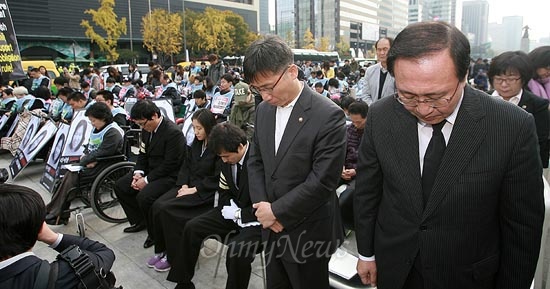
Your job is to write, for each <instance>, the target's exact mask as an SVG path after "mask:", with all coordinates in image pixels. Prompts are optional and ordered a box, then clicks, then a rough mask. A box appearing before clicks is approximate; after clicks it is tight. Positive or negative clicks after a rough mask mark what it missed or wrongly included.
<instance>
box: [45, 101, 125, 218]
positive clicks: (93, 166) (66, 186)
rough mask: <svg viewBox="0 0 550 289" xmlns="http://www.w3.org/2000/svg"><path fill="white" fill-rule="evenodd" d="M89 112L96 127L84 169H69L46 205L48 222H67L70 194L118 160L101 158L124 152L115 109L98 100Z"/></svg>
mask: <svg viewBox="0 0 550 289" xmlns="http://www.w3.org/2000/svg"><path fill="white" fill-rule="evenodd" d="M85 115H86V116H87V117H88V118H89V119H90V122H91V123H92V126H93V127H94V130H93V131H92V134H91V135H90V139H89V142H88V151H87V152H86V153H85V154H84V155H82V157H81V158H80V166H82V170H80V171H78V172H69V171H68V172H67V173H66V174H65V176H64V177H63V179H62V181H61V184H60V185H59V186H58V187H57V189H56V190H55V192H54V193H53V195H52V199H51V201H50V203H49V204H48V205H47V206H46V208H47V211H48V214H47V216H46V223H48V224H50V225H59V224H67V222H68V220H69V216H70V212H69V211H68V209H69V207H70V205H71V200H72V198H73V197H74V196H71V194H70V192H71V191H73V188H75V187H76V188H82V186H83V185H86V184H90V183H92V182H93V180H94V178H95V177H96V176H97V175H98V174H99V173H100V172H101V171H102V170H103V169H104V168H106V167H107V166H109V165H111V164H112V163H113V162H114V161H115V160H111V161H108V160H105V161H102V160H100V158H105V157H109V156H116V155H122V147H123V135H124V132H123V131H122V129H121V128H120V127H119V126H118V124H116V123H115V122H114V121H113V114H112V113H111V109H109V107H108V106H107V105H106V104H105V103H101V102H97V103H94V104H92V105H91V106H90V107H89V108H88V109H87V110H86V113H85Z"/></svg>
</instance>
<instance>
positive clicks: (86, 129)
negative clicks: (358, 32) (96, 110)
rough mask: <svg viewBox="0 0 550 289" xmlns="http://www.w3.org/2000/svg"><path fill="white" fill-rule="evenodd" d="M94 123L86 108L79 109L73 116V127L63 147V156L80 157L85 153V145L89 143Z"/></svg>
mask: <svg viewBox="0 0 550 289" xmlns="http://www.w3.org/2000/svg"><path fill="white" fill-rule="evenodd" d="M92 128H93V127H92V124H91V123H90V121H89V120H88V118H87V117H86V116H84V110H79V111H77V112H76V114H75V115H74V116H73V121H72V122H71V127H70V128H69V133H68V135H67V139H66V141H65V147H64V148H63V154H62V156H63V157H75V156H78V157H80V156H81V155H82V154H83V153H84V145H86V144H87V142H88V139H89V138H90V134H91V133H92Z"/></svg>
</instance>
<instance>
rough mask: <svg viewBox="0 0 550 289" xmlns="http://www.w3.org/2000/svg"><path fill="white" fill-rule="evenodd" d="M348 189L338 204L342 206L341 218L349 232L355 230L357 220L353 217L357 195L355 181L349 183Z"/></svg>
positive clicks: (342, 194) (341, 195)
mask: <svg viewBox="0 0 550 289" xmlns="http://www.w3.org/2000/svg"><path fill="white" fill-rule="evenodd" d="M342 183H344V182H342ZM347 185H348V187H347V188H346V190H345V191H343V192H342V193H341V194H340V197H339V198H338V203H339V205H340V216H342V224H343V225H344V228H346V229H348V230H355V220H354V216H353V197H354V195H355V180H351V181H350V182H349V183H347Z"/></svg>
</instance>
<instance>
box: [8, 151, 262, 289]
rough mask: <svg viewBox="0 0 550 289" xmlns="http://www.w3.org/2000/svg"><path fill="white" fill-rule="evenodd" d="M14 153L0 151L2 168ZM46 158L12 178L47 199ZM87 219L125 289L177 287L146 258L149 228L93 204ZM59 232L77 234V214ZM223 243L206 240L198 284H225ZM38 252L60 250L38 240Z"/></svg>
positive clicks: (253, 286)
mask: <svg viewBox="0 0 550 289" xmlns="http://www.w3.org/2000/svg"><path fill="white" fill-rule="evenodd" d="M11 160H12V156H11V155H10V154H9V153H3V154H0V168H2V167H6V168H7V167H8V165H9V163H10V161H11ZM44 165H45V162H43V161H37V162H34V163H30V164H29V166H27V168H25V169H24V170H23V171H22V172H21V173H20V174H19V175H18V176H17V178H16V179H15V181H12V180H9V181H8V182H11V183H15V184H18V185H23V186H28V187H30V188H32V189H34V190H36V191H37V192H39V193H40V194H41V195H42V197H43V198H44V201H45V202H46V203H47V202H49V201H50V198H51V195H50V193H49V192H47V191H46V190H45V189H44V187H43V186H42V185H40V177H41V176H42V172H43V170H44ZM82 213H83V215H84V220H85V223H86V237H88V238H90V239H93V240H97V241H99V242H102V243H104V244H105V245H107V246H108V247H109V248H111V249H112V250H113V251H114V252H115V256H116V261H115V264H114V266H113V272H114V273H115V275H116V278H117V285H122V286H123V287H124V288H125V289H157V288H159V289H160V288H174V287H175V286H176V284H175V283H172V282H168V281H166V280H165V279H166V276H167V275H168V273H167V272H164V273H159V272H156V271H155V270H154V269H151V268H148V267H147V266H146V264H145V263H146V262H147V260H148V259H149V257H150V256H152V255H153V254H154V252H153V248H152V247H151V248H148V249H144V248H143V242H144V241H145V238H146V236H147V233H146V232H145V231H142V232H139V233H133V234H128V233H123V232H122V230H123V229H124V228H125V227H127V226H128V223H123V224H111V223H107V222H105V221H103V220H101V219H99V218H98V217H97V216H96V215H95V214H94V212H93V211H92V209H91V208H89V209H85V210H83V211H82ZM52 229H53V230H54V231H56V232H60V233H66V234H73V235H77V230H76V222H75V218H74V215H73V216H71V219H70V221H69V224H67V225H66V226H52ZM220 249H221V248H220V246H219V243H217V242H215V241H213V240H209V241H207V242H206V243H205V246H204V248H203V249H202V250H203V251H202V253H201V255H200V257H199V261H198V267H197V269H196V273H195V277H194V279H193V282H194V283H195V285H196V287H197V288H213V289H215V288H225V281H226V279H227V273H226V269H225V257H224V256H225V255H224V254H222V256H223V257H222V260H221V262H220V267H219V272H218V275H217V277H216V278H214V271H215V268H216V263H217V260H218V256H219V255H218V254H217V252H216V251H218V252H219V251H220ZM34 252H35V253H36V254H37V255H38V256H39V257H41V258H45V259H48V260H53V259H55V256H56V255H57V252H56V251H54V250H52V249H50V248H48V247H47V246H46V245H45V244H43V243H41V242H37V244H36V246H35V247H34ZM260 264H261V263H260V258H259V255H258V257H257V258H256V260H254V263H253V268H252V270H253V272H252V276H251V277H250V285H249V286H248V288H249V289H262V288H264V287H263V278H262V276H263V275H262V274H263V273H262V270H261V265H260Z"/></svg>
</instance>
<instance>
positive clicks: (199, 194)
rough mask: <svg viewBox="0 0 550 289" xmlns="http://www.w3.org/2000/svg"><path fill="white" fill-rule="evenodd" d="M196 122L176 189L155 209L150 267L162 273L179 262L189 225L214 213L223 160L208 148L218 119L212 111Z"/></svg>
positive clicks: (200, 115) (201, 114)
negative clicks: (211, 133) (193, 136)
mask: <svg viewBox="0 0 550 289" xmlns="http://www.w3.org/2000/svg"><path fill="white" fill-rule="evenodd" d="M192 120H193V128H194V131H195V140H194V141H193V144H192V145H191V148H190V149H189V150H188V153H187V156H186V157H185V160H184V162H183V164H182V167H181V169H180V172H179V175H178V180H177V182H176V186H175V187H174V188H172V189H171V190H169V191H168V192H166V193H165V194H164V195H163V196H161V197H160V198H159V199H157V200H156V201H155V203H154V204H153V207H152V216H153V224H154V226H153V228H151V229H150V230H149V231H150V232H149V234H150V237H151V239H152V241H153V242H154V244H155V255H154V256H153V257H151V258H150V259H149V261H148V262H147V265H148V266H149V267H151V268H155V270H157V271H161V272H162V271H168V270H170V262H176V261H177V260H175V259H174V258H175V256H177V250H180V249H181V248H178V247H179V246H178V244H179V241H180V236H181V233H182V232H183V228H184V227H185V224H186V223H187V221H189V220H191V219H192V218H194V217H196V216H198V215H200V214H202V213H204V212H206V211H208V210H210V209H212V207H213V206H214V194H215V192H216V190H217V189H218V184H219V178H220V168H221V160H220V158H219V157H218V155H217V154H216V153H215V152H213V151H211V150H210V149H209V148H208V135H209V134H210V131H211V129H212V128H213V127H214V126H215V125H216V119H215V118H214V115H213V114H212V113H211V112H210V111H209V110H206V109H200V110H197V111H196V112H195V113H194V114H193V116H192ZM151 232H152V233H153V235H151ZM145 245H147V244H145ZM146 247H147V246H146Z"/></svg>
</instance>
